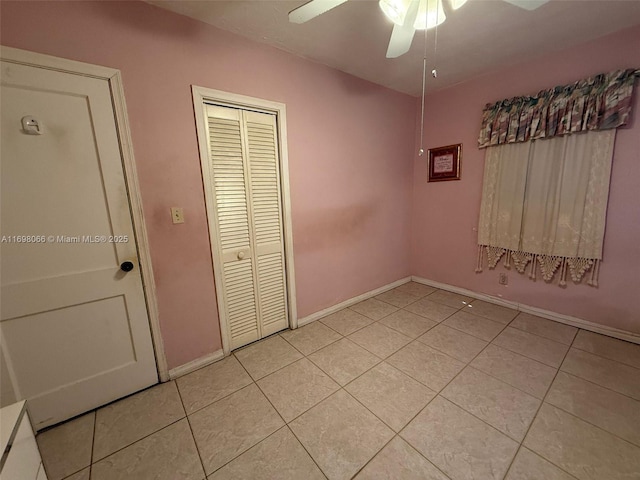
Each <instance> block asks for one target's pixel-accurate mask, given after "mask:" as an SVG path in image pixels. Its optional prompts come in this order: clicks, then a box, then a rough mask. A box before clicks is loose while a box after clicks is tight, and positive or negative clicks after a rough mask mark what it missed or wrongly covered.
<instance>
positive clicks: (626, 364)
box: [571, 329, 640, 371]
mask: <svg viewBox="0 0 640 480" xmlns="http://www.w3.org/2000/svg"><path fill="white" fill-rule="evenodd" d="M580 330H582V329H580ZM585 332H588V330H585ZM590 333H593V332H590ZM598 335H600V334H598ZM576 336H577V335H576ZM603 336H604V337H606V335H603ZM608 338H613V337H608ZM615 340H620V339H619V338H616V339H615ZM620 341H621V342H626V340H620ZM626 343H629V344H631V345H636V344H635V343H631V342H626ZM638 347H639V348H640V344H638ZM571 348H575V349H576V350H580V351H581V352H584V353H588V354H589V355H593V356H594V357H598V358H601V359H603V360H607V361H609V362H615V363H618V364H620V365H624V366H625V367H629V368H633V369H634V370H638V371H640V367H636V366H634V365H629V364H628V363H623V362H620V361H618V360H614V359H613V358H609V357H604V356H602V355H600V354H598V353H594V352H591V351H589V350H585V349H584V348H580V347H574V346H573V345H571Z"/></svg>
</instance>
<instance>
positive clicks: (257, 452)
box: [37, 283, 640, 480]
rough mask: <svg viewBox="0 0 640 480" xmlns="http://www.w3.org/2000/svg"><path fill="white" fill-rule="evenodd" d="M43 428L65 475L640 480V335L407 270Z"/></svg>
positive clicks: (57, 470)
mask: <svg viewBox="0 0 640 480" xmlns="http://www.w3.org/2000/svg"><path fill="white" fill-rule="evenodd" d="M37 439H38V444H39V446H40V449H41V453H42V456H43V459H44V462H45V466H46V468H47V472H48V474H49V479H50V480H61V479H70V480H89V479H91V480H112V479H135V480H146V479H167V480H175V479H185V480H203V479H205V478H208V479H215V480H223V479H239V480H240V479H242V480H245V479H248V480H254V479H258V480H259V479H277V480H287V479H292V480H297V479H305V480H306V479H323V478H329V479H331V480H334V479H336V480H338V479H349V478H357V479H358V480H363V479H393V480H398V479H427V480H429V479H431V480H446V479H451V480H468V479H477V480H499V479H506V480H570V479H574V480H575V479H579V480H616V479H627V480H630V479H640V346H638V345H634V344H631V343H627V342H623V341H620V340H616V339H612V338H609V337H605V336H602V335H598V334H594V333H591V332H586V331H583V330H580V331H578V329H576V328H573V327H570V326H566V325H562V324H559V323H555V322H552V321H549V320H545V319H542V318H538V317H535V316H533V315H529V314H524V313H520V314H518V312H517V311H515V310H511V309H508V308H505V307H500V306H496V305H492V304H489V303H486V302H482V301H479V300H475V301H474V300H472V299H471V298H468V297H464V296H461V295H457V294H453V293H450V292H445V291H442V290H436V289H434V288H431V287H427V286H424V285H420V284H416V283H408V284H405V285H402V286H400V287H398V288H396V289H394V290H391V291H388V292H385V293H383V294H381V295H378V296H377V298H373V299H369V300H366V301H364V302H362V303H360V304H357V305H354V306H352V307H350V308H348V309H345V310H342V311H340V312H337V313H334V314H333V315H329V316H328V317H325V318H323V319H321V320H320V321H318V322H314V323H312V324H310V325H307V326H305V327H302V328H300V329H297V330H295V331H285V332H281V333H280V334H277V335H273V336H271V337H269V338H266V339H264V340H261V341H259V342H256V343H255V344H252V345H249V346H247V347H245V348H243V349H240V350H237V351H236V352H234V354H233V355H231V356H230V357H228V358H225V359H224V360H221V361H219V362H217V363H214V364H212V365H209V366H207V367H204V368H202V369H200V370H198V371H196V372H193V373H191V374H189V375H186V376H184V377H181V378H179V379H178V380H177V381H175V382H169V383H165V384H162V385H157V386H154V387H152V388H150V389H148V390H145V391H143V392H140V393H137V394H135V395H133V396H130V397H128V398H125V399H123V400H120V401H118V402H115V403H113V404H111V405H108V406H106V407H103V408H100V409H98V410H97V411H95V412H90V413H87V414H85V415H83V416H81V417H79V418H76V419H73V420H71V421H69V422H66V423H64V424H62V425H59V426H57V427H54V428H52V429H49V430H47V431H45V432H42V433H40V434H39V435H38V437H37Z"/></svg>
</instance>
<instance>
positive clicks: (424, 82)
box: [418, 0, 429, 157]
mask: <svg viewBox="0 0 640 480" xmlns="http://www.w3.org/2000/svg"><path fill="white" fill-rule="evenodd" d="M426 1H428V0H426ZM424 16H425V19H424V21H425V25H426V22H427V20H428V16H429V8H425V13H424ZM427 30H428V29H427V28H425V29H424V55H423V57H422V105H421V112H420V150H418V156H420V157H421V156H422V155H424V93H425V90H426V86H427Z"/></svg>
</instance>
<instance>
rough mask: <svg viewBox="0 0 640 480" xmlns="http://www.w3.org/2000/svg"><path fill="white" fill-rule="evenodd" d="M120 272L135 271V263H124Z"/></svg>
mask: <svg viewBox="0 0 640 480" xmlns="http://www.w3.org/2000/svg"><path fill="white" fill-rule="evenodd" d="M120 270H122V271H123V272H130V271H131V270H133V263H131V262H122V263H121V264H120Z"/></svg>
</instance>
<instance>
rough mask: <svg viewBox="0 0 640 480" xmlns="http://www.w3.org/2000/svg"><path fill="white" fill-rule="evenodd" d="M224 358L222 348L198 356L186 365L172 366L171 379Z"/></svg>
mask: <svg viewBox="0 0 640 480" xmlns="http://www.w3.org/2000/svg"><path fill="white" fill-rule="evenodd" d="M223 358H224V352H223V351H222V350H216V351H215V352H213V353H209V354H207V355H205V356H203V357H200V358H196V359H195V360H192V361H190V362H188V363H185V364H184V365H180V366H179V367H176V368H172V369H171V370H169V379H170V380H175V379H176V378H178V377H182V376H183V375H186V374H187V373H191V372H193V371H195V370H198V369H199V368H202V367H206V366H207V365H209V364H211V363H214V362H217V361H218V360H222V359H223Z"/></svg>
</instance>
